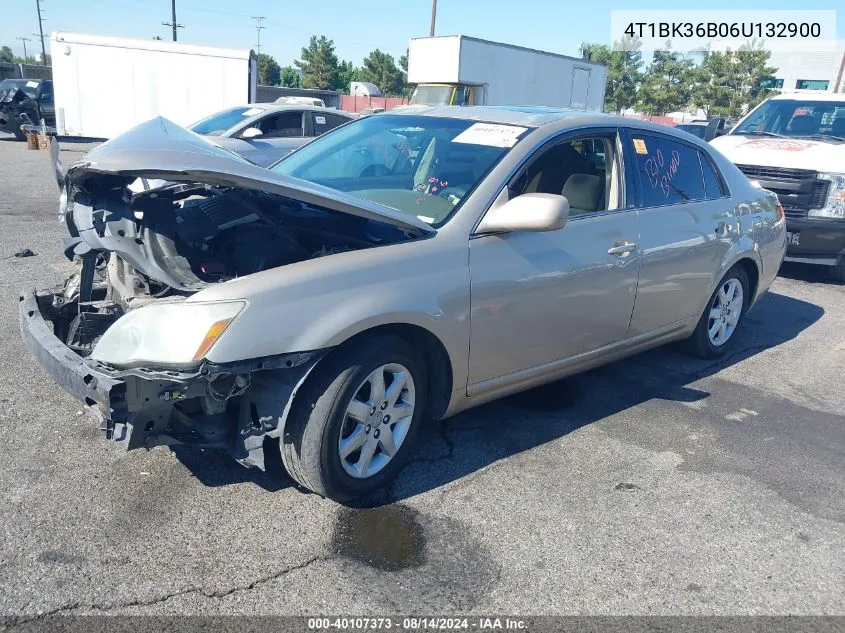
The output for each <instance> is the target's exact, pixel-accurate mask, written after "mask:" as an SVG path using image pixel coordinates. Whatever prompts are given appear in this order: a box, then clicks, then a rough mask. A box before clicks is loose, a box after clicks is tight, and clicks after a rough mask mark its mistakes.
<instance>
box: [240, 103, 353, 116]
mask: <svg viewBox="0 0 845 633" xmlns="http://www.w3.org/2000/svg"><path fill="white" fill-rule="evenodd" d="M240 107H242V108H261V109H262V110H264V111H265V112H284V111H285V110H309V111H313V112H329V113H332V114H340V115H341V116H349V113H348V112H344V111H343V110H335V109H334V108H324V107H322V106H313V105H308V104H305V103H247V104H246V105H243V106H240Z"/></svg>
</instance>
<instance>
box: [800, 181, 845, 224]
mask: <svg viewBox="0 0 845 633" xmlns="http://www.w3.org/2000/svg"><path fill="white" fill-rule="evenodd" d="M818 177H819V178H820V179H821V180H828V181H830V184H829V185H828V186H827V200H826V201H825V203H824V206H823V207H822V208H821V209H810V210H809V211H808V213H807V215H809V216H815V217H819V218H840V219H841V218H845V174H833V173H820V174H818Z"/></svg>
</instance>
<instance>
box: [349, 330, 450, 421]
mask: <svg viewBox="0 0 845 633" xmlns="http://www.w3.org/2000/svg"><path fill="white" fill-rule="evenodd" d="M376 335H392V336H396V337H398V338H400V339H403V340H405V341H409V342H410V343H411V345H413V347H414V348H415V349H417V350H420V351H421V352H422V354H423V360H424V361H425V365H426V370H427V373H428V399H429V406H430V409H429V415H430V416H431V417H432V418H433V419H435V420H436V419H439V418H440V417H442V416H443V414H444V413H445V412H446V407H448V406H449V399H450V397H451V395H452V382H453V378H452V363H451V362H450V360H449V353H448V352H447V351H446V347H445V346H444V345H443V343H442V342H440V339H439V338H437V337H436V336H435V335H434V334H432V333H431V332H429V331H428V330H426V329H425V328H423V327H420V326H418V325H411V324H410V323H390V324H387V325H379V326H377V327H374V328H370V329H369V330H364V331H363V332H359V333H358V334H356V335H354V336H352V337H350V338H348V339H347V340H345V341H344V342H343V343H341V344H340V345H339V346H338V347H337V348H336V349H343V348H344V347H346V346H347V345H350V344H352V343H354V342H357V341H360V340H361V339H362V338H367V337H370V336H376Z"/></svg>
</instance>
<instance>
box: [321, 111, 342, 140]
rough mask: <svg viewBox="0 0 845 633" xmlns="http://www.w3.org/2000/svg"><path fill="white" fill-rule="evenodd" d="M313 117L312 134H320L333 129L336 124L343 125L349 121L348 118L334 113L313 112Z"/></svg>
mask: <svg viewBox="0 0 845 633" xmlns="http://www.w3.org/2000/svg"><path fill="white" fill-rule="evenodd" d="M313 117H314V118H313V121H314V136H320V134H323V133H324V132H328V131H329V130H333V129H335V128H336V127H337V126H338V125H343V124H344V123H347V122H348V121H349V119H346V118H344V117H342V116H337V115H336V114H322V113H317V112H314V113H313Z"/></svg>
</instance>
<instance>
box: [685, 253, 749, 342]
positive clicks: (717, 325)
mask: <svg viewBox="0 0 845 633" xmlns="http://www.w3.org/2000/svg"><path fill="white" fill-rule="evenodd" d="M748 288H749V283H748V275H747V274H746V273H745V270H744V269H743V268H742V267H741V266H734V267H733V268H731V269H730V270H729V271H728V272H727V273H726V274H725V276H724V277H722V280H721V281H720V282H719V285H718V286H717V287H716V290H715V291H714V292H713V295H712V296H711V297H710V301H708V302H707V307H705V308H704V314H702V315H701V318H700V319H699V321H698V325H697V326H696V328H695V331H694V332H693V333H692V336H690V337H689V338H688V339H687V340H686V341H685V342H684V343H685V344H684V347H685V348H686V349H687V351H689V352H690V353H691V354H694V355H695V356H698V357H699V358H705V359H710V358H718V357H719V356H721V355H722V354H724V353H725V351H726V350H727V349H728V348H729V347H730V344H731V342H732V341H733V340H734V334H735V332H736V329H737V328H738V327H739V324H740V323H741V322H742V318H743V317H744V316H745V311H746V309H747V308H748V302H749V300H750V299H751V297H750V296H749V292H748Z"/></svg>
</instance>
